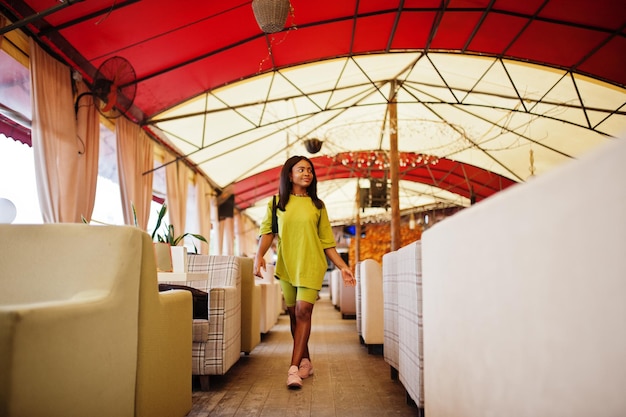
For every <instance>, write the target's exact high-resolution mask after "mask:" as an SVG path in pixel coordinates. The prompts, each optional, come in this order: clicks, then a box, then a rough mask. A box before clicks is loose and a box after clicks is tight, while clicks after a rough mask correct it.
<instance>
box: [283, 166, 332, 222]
mask: <svg viewBox="0 0 626 417" xmlns="http://www.w3.org/2000/svg"><path fill="white" fill-rule="evenodd" d="M302 160H305V161H307V162H308V163H309V165H311V172H312V173H313V180H312V181H311V184H309V186H308V187H307V188H306V192H307V194H309V197H311V201H313V204H315V207H317V208H318V209H321V208H322V207H324V202H323V201H322V200H320V198H319V197H318V196H317V175H316V174H315V167H314V166H313V163H312V162H311V160H310V159H309V158H307V157H306V156H301V155H295V156H292V157H291V158H289V159H287V161H286V162H285V164H284V165H283V169H282V170H281V171H280V184H279V186H278V208H279V209H280V210H282V211H285V207H286V206H287V202H288V201H289V196H290V195H291V190H292V188H293V184H292V183H291V181H290V180H289V174H290V173H291V169H292V168H293V166H294V165H296V164H297V163H298V162H300V161H302Z"/></svg>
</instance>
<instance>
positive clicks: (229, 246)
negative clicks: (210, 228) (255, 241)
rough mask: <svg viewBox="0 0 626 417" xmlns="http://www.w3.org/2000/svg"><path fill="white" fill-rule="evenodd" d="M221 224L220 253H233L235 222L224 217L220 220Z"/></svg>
mask: <svg viewBox="0 0 626 417" xmlns="http://www.w3.org/2000/svg"><path fill="white" fill-rule="evenodd" d="M220 223H221V224H222V225H223V232H224V234H223V238H222V255H233V254H234V253H233V252H234V249H235V222H234V221H233V218H232V217H226V218H225V219H224V220H222V221H221V222H220Z"/></svg>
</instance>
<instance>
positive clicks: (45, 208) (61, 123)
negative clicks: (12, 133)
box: [30, 38, 91, 223]
mask: <svg viewBox="0 0 626 417" xmlns="http://www.w3.org/2000/svg"><path fill="white" fill-rule="evenodd" d="M30 72H31V83H32V85H31V95H32V103H33V122H32V130H31V135H32V143H33V154H34V159H35V178H36V181H37V194H38V197H39V206H40V209H41V214H42V217H43V221H44V223H60V222H80V221H81V215H83V216H85V217H91V213H87V212H85V211H83V210H87V207H88V205H85V204H81V199H83V198H84V197H82V194H83V191H84V190H83V189H81V188H80V187H81V184H82V178H79V176H80V175H81V174H82V175H84V172H85V170H84V169H81V166H82V164H83V162H81V158H82V157H83V155H84V154H82V155H81V152H83V151H84V150H85V149H86V146H84V144H81V142H80V140H79V139H78V136H77V131H76V115H75V114H74V96H73V93H72V78H71V71H70V68H69V67H68V66H66V65H64V64H62V63H60V62H59V61H57V60H56V59H54V58H52V57H51V56H49V55H48V54H47V53H46V52H45V51H44V50H43V49H42V48H41V47H39V45H38V44H37V43H36V42H35V41H33V40H32V38H31V39H30ZM82 160H83V161H84V159H82ZM81 211H82V212H81Z"/></svg>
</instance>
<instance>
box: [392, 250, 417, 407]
mask: <svg viewBox="0 0 626 417" xmlns="http://www.w3.org/2000/svg"><path fill="white" fill-rule="evenodd" d="M396 252H397V258H396V259H397V266H396V268H397V273H398V275H397V285H398V287H397V288H398V346H399V352H398V353H399V355H398V372H399V378H400V382H402V385H404V388H405V389H406V391H407V394H408V395H409V397H411V399H412V400H413V401H415V403H416V404H417V406H418V408H420V409H423V408H424V338H423V328H424V326H423V319H422V242H420V241H416V242H413V243H410V244H408V245H406V246H404V247H402V248H400V249H398V250H397V251H396Z"/></svg>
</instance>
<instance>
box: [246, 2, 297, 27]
mask: <svg viewBox="0 0 626 417" xmlns="http://www.w3.org/2000/svg"><path fill="white" fill-rule="evenodd" d="M290 10H291V4H290V3H289V0H252V11H253V12H254V17H255V19H256V21H257V23H258V24H259V27H260V28H261V30H262V31H263V32H265V33H276V32H280V31H281V30H283V29H284V27H285V23H286V22H287V16H288V15H289V11H290Z"/></svg>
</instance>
